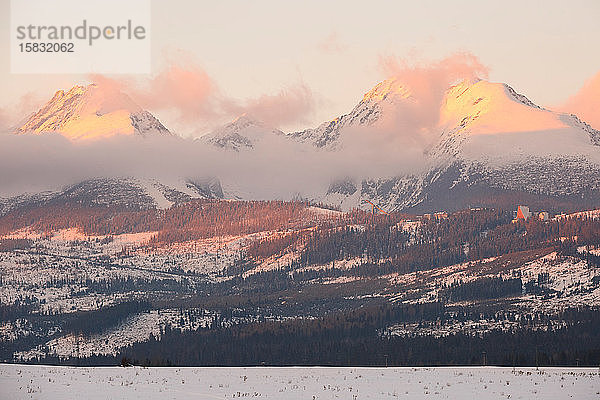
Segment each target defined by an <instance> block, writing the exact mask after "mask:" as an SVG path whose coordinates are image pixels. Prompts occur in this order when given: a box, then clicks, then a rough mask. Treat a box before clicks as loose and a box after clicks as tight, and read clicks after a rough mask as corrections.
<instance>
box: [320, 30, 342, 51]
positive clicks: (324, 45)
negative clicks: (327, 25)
mask: <svg viewBox="0 0 600 400" xmlns="http://www.w3.org/2000/svg"><path fill="white" fill-rule="evenodd" d="M317 48H318V49H319V50H320V51H321V52H323V53H326V54H335V53H340V52H342V51H343V50H344V49H345V48H346V46H345V45H344V44H343V43H342V42H341V40H340V37H339V35H338V34H337V33H336V32H331V33H330V34H329V35H327V36H326V37H325V38H323V40H321V41H320V42H319V43H318V44H317Z"/></svg>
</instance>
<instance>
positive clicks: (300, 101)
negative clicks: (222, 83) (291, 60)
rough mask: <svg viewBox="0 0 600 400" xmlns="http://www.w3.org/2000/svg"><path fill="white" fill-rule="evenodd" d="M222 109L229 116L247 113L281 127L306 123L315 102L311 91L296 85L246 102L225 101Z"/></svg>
mask: <svg viewBox="0 0 600 400" xmlns="http://www.w3.org/2000/svg"><path fill="white" fill-rule="evenodd" d="M223 107H224V109H225V111H226V112H227V113H229V114H231V115H239V114H243V113H247V114H250V115H252V116H253V117H254V118H257V119H259V120H261V121H263V122H265V123H267V124H269V125H272V126H274V127H281V126H283V125H287V124H291V123H296V122H306V118H307V117H308V116H309V115H310V114H311V113H312V112H313V111H314V107H315V101H314V96H313V94H312V92H311V90H310V89H309V88H308V87H307V86H306V85H304V84H298V85H295V86H291V87H288V88H286V89H282V90H281V91H280V92H279V93H276V94H264V95H262V96H259V97H257V98H254V99H249V100H246V101H241V102H240V101H234V100H225V101H224V102H223Z"/></svg>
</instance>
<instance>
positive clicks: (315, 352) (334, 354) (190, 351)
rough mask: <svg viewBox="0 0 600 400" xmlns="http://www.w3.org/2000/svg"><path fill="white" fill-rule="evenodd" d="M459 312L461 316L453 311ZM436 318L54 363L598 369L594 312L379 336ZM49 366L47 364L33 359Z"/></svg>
mask: <svg viewBox="0 0 600 400" xmlns="http://www.w3.org/2000/svg"><path fill="white" fill-rule="evenodd" d="M459 313H460V311H459ZM436 315H437V316H438V317H439V316H443V315H445V314H444V308H443V306H442V305H441V304H439V303H433V304H429V305H421V306H419V305H414V306H403V307H392V306H382V307H378V308H369V309H363V310H357V311H356V312H353V313H335V314H332V315H329V316H326V317H323V318H319V319H301V320H298V319H297V320H292V321H285V322H275V321H267V322H262V323H253V324H244V325H237V326H233V327H229V328H227V329H225V328H219V327H218V326H216V327H215V326H213V327H212V328H211V329H200V330H198V331H195V332H183V333H182V332H180V331H167V332H165V334H164V336H163V337H162V338H161V339H160V340H157V339H155V338H151V340H150V341H149V342H144V343H138V344H135V345H133V346H131V347H130V348H127V349H126V350H124V351H123V352H122V353H121V354H119V355H118V356H116V357H91V358H88V359H83V360H61V362H62V363H67V364H68V363H77V364H79V365H101V364H113V365H114V364H119V363H120V362H121V360H123V359H125V360H129V361H130V362H132V363H133V364H137V365H158V366H160V365H180V366H186V365H195V366H234V365H236V366H239V365H332V366H341V365H355V366H383V365H385V364H386V362H387V364H388V365H390V366H403V365H411V366H421V365H481V364H482V353H483V352H486V355H487V361H488V363H489V364H491V365H505V366H511V365H528V366H531V365H536V364H537V365H541V366H543V365H545V366H559V365H577V364H579V365H587V366H597V365H598V364H599V363H600V337H599V336H598V335H597V331H598V329H600V312H598V310H583V309H582V310H567V311H565V312H564V313H563V314H559V315H557V316H556V317H555V318H557V319H559V320H561V321H565V322H567V323H566V324H565V326H564V327H562V328H558V329H554V330H547V331H546V330H542V329H537V330H534V329H527V328H519V329H518V330H516V331H512V332H503V331H499V330H492V331H490V332H488V333H485V334H482V335H479V336H477V335H467V334H464V333H458V334H452V335H448V336H445V337H440V338H435V337H431V336H413V337H400V336H394V335H387V334H382V328H383V327H385V326H387V325H388V324H390V323H392V322H398V321H404V322H410V321H422V320H432V319H434V318H435V316H436ZM39 361H40V362H44V363H47V362H52V361H53V360H51V359H44V360H39Z"/></svg>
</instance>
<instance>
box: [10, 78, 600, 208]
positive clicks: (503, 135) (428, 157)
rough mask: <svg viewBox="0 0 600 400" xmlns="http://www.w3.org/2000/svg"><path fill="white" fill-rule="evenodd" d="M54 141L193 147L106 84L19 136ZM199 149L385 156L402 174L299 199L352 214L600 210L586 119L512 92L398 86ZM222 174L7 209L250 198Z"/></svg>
mask: <svg viewBox="0 0 600 400" xmlns="http://www.w3.org/2000/svg"><path fill="white" fill-rule="evenodd" d="M428 101H429V103H428ZM46 132H59V133H61V134H62V135H64V136H66V137H67V138H69V139H71V140H74V141H81V140H94V141H100V140H105V139H107V138H110V137H114V136H118V135H134V136H140V137H142V138H148V137H169V138H172V139H173V140H178V139H181V138H179V137H178V136H177V135H175V134H173V133H171V132H170V131H169V130H168V129H167V128H166V127H165V126H164V125H163V124H162V123H161V122H160V121H159V120H158V119H157V118H156V117H154V116H153V115H152V114H151V113H150V112H148V111H145V110H143V109H142V108H141V107H140V106H138V105H137V104H136V103H135V102H134V101H133V100H132V99H131V98H130V97H129V96H127V95H126V94H124V93H122V92H121V91H119V90H118V89H115V88H110V87H103V86H100V85H96V84H91V85H88V86H75V87H73V88H72V89H71V90H69V91H68V92H64V91H58V92H56V94H55V95H54V97H53V98H52V99H51V100H50V101H49V102H48V103H47V104H46V105H45V106H43V107H42V108H41V109H40V110H39V111H38V112H37V113H35V114H33V115H32V116H31V117H30V118H29V119H28V120H27V121H26V122H25V123H24V124H23V125H22V126H21V127H20V128H18V130H17V131H16V133H18V134H24V133H33V134H45V133H46ZM181 140H184V139H181ZM186 140H187V139H186ZM357 140H358V151H359V152H358V153H357V152H356V151H357ZM388 140H389V141H390V145H389V146H388V145H387V144H388V142H387V141H388ZM391 142H394V143H396V145H398V143H399V145H398V146H399V148H400V149H402V148H404V147H406V148H411V149H412V150H414V151H413V152H412V153H411V154H412V157H414V158H412V159H410V160H409V161H406V160H404V161H403V159H404V158H406V154H404V153H403V152H402V151H399V152H398V153H394V150H393V146H392V143H391ZM194 144H195V145H199V146H201V147H206V148H210V149H211V151H217V152H224V154H225V153H227V154H232V153H233V154H236V153H244V154H245V157H246V158H247V159H250V160H251V159H252V157H253V155H254V156H255V157H256V159H257V160H259V159H260V158H261V157H262V156H263V155H264V153H263V152H262V151H261V150H260V149H261V148H268V149H269V151H271V152H272V151H275V152H277V149H279V148H282V147H284V146H287V144H289V145H290V146H300V148H301V149H302V151H303V152H306V154H316V155H319V156H320V157H328V156H331V157H332V158H336V157H339V158H344V157H345V156H346V154H347V152H348V151H349V149H351V150H352V153H348V154H351V156H350V155H348V156H347V157H356V156H357V155H358V157H357V161H356V162H357V163H360V162H361V161H360V158H361V157H360V150H361V149H364V150H369V151H374V152H375V154H377V151H379V148H378V147H377V146H380V147H381V152H382V157H381V162H382V163H386V164H389V165H390V169H389V171H393V172H385V173H384V172H382V173H381V175H377V174H376V173H370V174H366V175H365V174H357V173H356V172H351V171H349V172H348V173H344V171H336V172H335V174H331V176H328V178H329V179H330V184H329V188H328V189H327V190H326V191H322V190H321V191H319V190H315V191H312V192H310V193H302V192H300V191H298V193H296V194H295V195H296V197H298V196H299V197H301V198H306V199H309V200H313V201H317V202H322V203H325V204H330V205H333V206H337V207H340V208H341V209H351V208H355V207H362V206H363V205H364V201H365V200H369V201H372V202H374V203H376V204H378V205H380V207H382V208H383V209H385V210H388V211H391V210H396V211H399V210H404V211H419V212H425V211H434V210H454V209H459V208H465V207H475V206H500V207H512V206H513V205H514V204H516V203H526V204H530V205H532V206H533V207H537V208H538V209H542V208H543V209H548V210H551V211H558V210H561V209H565V208H566V209H571V210H572V209H582V208H589V207H594V206H597V205H598V204H599V203H600V194H599V189H600V147H599V146H600V131H598V130H596V129H594V128H592V127H591V126H590V125H588V124H586V123H585V122H584V121H582V120H580V119H579V118H578V117H577V116H575V115H570V114H564V113H558V112H555V111H551V110H548V109H545V108H543V107H540V106H538V105H536V104H534V103H533V102H532V101H530V100H529V99H528V98H527V97H525V96H524V95H521V94H519V93H517V92H516V91H515V90H514V89H513V88H511V87H510V86H508V85H506V84H502V83H491V82H488V81H484V80H472V81H463V82H460V83H458V84H456V85H455V86H452V87H450V88H448V89H447V90H446V91H445V92H444V93H443V96H441V97H440V98H439V99H434V100H433V101H432V100H431V99H423V98H422V97H420V96H419V95H418V94H416V93H414V92H413V91H412V90H411V88H410V87H408V86H405V85H403V83H402V82H401V81H400V80H398V79H389V80H385V81H383V82H381V83H379V84H377V85H376V86H375V87H374V88H373V89H372V90H370V91H368V92H367V93H366V94H365V95H364V96H363V98H362V99H361V100H360V101H359V102H358V104H357V105H356V106H355V107H354V108H353V109H352V110H351V111H350V112H349V113H347V114H344V115H342V116H339V117H337V118H335V119H333V120H331V121H328V122H324V123H322V124H321V125H319V126H318V127H316V128H311V129H306V130H303V131H299V132H292V133H284V132H282V131H280V130H278V129H276V128H275V127H271V126H269V125H268V124H266V123H264V122H262V121H259V120H257V119H255V118H253V117H252V116H251V115H247V114H244V115H242V116H240V117H238V118H237V119H235V120H234V121H232V122H231V123H229V124H227V125H225V126H223V127H221V128H219V129H216V130H215V131H213V132H211V133H208V134H206V135H205V136H203V137H201V138H200V139H198V140H196V141H194ZM261 146H262V147H261ZM390 149H391V150H390ZM384 153H385V156H384V155H383V154H384ZM396 156H397V157H396ZM396 164H397V166H396ZM405 164H406V165H407V167H406V168H404V167H403V165H405ZM411 165H412V166H413V167H414V168H411V167H410V166H411ZM394 167H396V168H394ZM275 168H277V167H276V166H275ZM324 173H327V172H324ZM218 175H219V174H218V172H217V176H216V177H215V176H212V175H211V176H210V177H208V176H204V177H189V176H182V177H180V178H181V179H179V180H178V183H177V184H173V183H172V182H168V183H167V182H164V181H161V179H160V178H156V179H152V178H150V179H149V178H147V177H145V178H143V179H142V178H140V177H130V176H124V177H121V178H119V179H115V178H114V177H113V178H108V177H106V178H104V177H94V179H93V180H90V181H87V182H78V183H76V184H74V185H73V186H70V187H68V188H65V189H61V190H57V191H56V192H54V193H52V194H49V195H48V194H46V195H44V196H42V197H40V195H39V194H37V195H36V196H25V197H23V196H21V197H20V198H19V199H20V200H18V201H17V200H16V198H12V199H4V201H3V209H4V210H7V209H9V208H12V207H14V205H15V204H20V203H22V202H23V201H28V200H24V199H31V198H33V197H35V198H37V199H38V201H39V199H40V198H43V199H44V201H46V200H47V198H48V197H50V198H52V199H55V200H56V199H59V198H64V196H67V195H68V194H69V193H70V195H71V196H72V195H73V193H79V196H80V201H89V202H92V203H111V202H119V203H120V204H125V205H136V206H143V207H157V206H161V207H168V206H169V205H170V204H174V203H177V202H181V201H186V200H188V199H190V198H194V197H210V198H223V197H226V198H236V199H244V198H245V196H246V195H245V194H244V193H241V192H240V193H236V191H235V189H234V188H235V186H236V184H235V182H228V181H226V180H227V179H230V178H225V177H221V176H218ZM198 182H200V183H198ZM222 185H223V187H227V188H229V189H228V190H223V188H222ZM86 187H87V189H85V188H86ZM82 188H83V189H82ZM231 188H233V189H231ZM75 189H77V190H75Z"/></svg>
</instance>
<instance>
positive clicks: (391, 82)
mask: <svg viewBox="0 0 600 400" xmlns="http://www.w3.org/2000/svg"><path fill="white" fill-rule="evenodd" d="M411 96H412V93H411V91H410V90H409V89H408V88H407V87H406V86H404V85H403V84H402V83H401V82H400V81H399V80H398V79H397V78H391V79H386V80H385V81H382V82H380V83H378V84H377V85H375V87H374V88H373V89H371V90H369V91H368V92H367V93H365V95H364V96H363V99H362V101H363V102H381V101H384V100H387V99H397V98H400V99H408V98H410V97H411Z"/></svg>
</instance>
